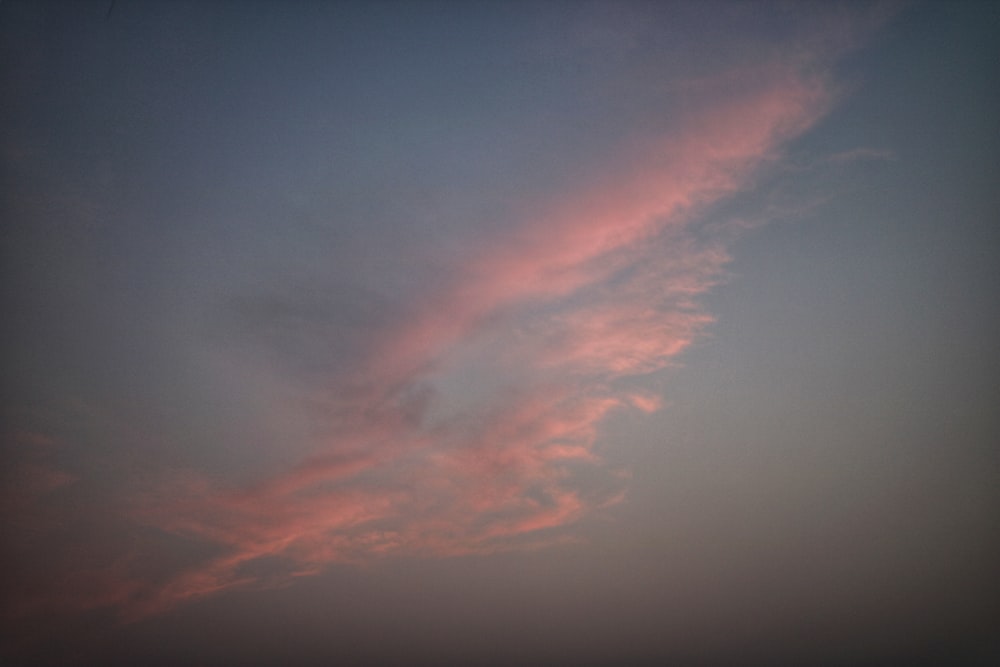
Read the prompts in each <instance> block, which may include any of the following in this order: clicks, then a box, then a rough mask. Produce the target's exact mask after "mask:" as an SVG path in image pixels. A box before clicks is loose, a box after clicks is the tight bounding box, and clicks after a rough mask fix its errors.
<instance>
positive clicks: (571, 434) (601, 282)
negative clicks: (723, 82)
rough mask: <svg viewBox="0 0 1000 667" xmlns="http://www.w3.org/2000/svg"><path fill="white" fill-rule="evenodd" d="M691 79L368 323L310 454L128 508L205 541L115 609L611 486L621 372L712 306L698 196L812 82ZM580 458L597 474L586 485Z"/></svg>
mask: <svg viewBox="0 0 1000 667" xmlns="http://www.w3.org/2000/svg"><path fill="white" fill-rule="evenodd" d="M703 85H705V86H709V87H710V84H703ZM703 97H704V100H705V104H704V105H702V106H700V107H698V108H697V109H696V110H695V111H693V112H692V113H690V114H689V115H688V116H687V117H686V119H685V120H683V122H680V123H677V124H676V125H675V127H674V129H673V130H671V132H669V133H667V134H665V135H662V136H652V137H642V138H641V141H637V142H636V143H635V144H634V145H631V146H626V147H624V148H623V149H622V150H621V151H620V152H619V153H618V154H616V155H612V156H609V157H608V160H607V161H606V163H605V164H604V166H603V168H601V169H599V170H591V174H592V175H591V176H586V177H583V178H581V179H580V180H579V181H578V185H577V187H575V188H574V189H572V190H571V191H567V192H564V193H563V194H561V195H559V196H555V197H552V198H550V199H549V200H548V201H545V202H541V203H536V204H535V205H531V206H528V207H526V208H527V210H528V213H527V214H526V215H525V217H524V219H522V220H519V221H517V222H516V224H514V225H513V226H511V227H509V228H508V229H507V230H506V231H504V232H503V233H501V234H494V235H493V237H492V238H490V239H489V240H488V241H484V242H483V245H482V246H481V247H480V248H479V249H478V250H474V251H473V252H471V253H470V254H469V255H468V257H467V259H465V260H464V261H463V262H461V263H460V264H458V265H456V266H454V267H453V269H452V270H451V276H452V278H451V280H450V281H445V282H444V283H443V284H440V285H437V286H436V287H435V288H434V289H433V290H430V291H428V292H426V293H425V294H423V295H422V296H421V297H420V298H419V300H418V302H417V303H416V304H415V305H414V307H413V308H412V309H411V310H410V311H409V315H408V317H407V318H405V320H403V321H397V322H394V323H393V324H392V325H383V326H381V328H379V329H375V330H372V331H370V332H369V335H368V340H369V343H368V345H367V350H366V351H365V352H364V354H363V355H362V357H361V358H360V360H359V361H358V363H357V364H356V365H355V366H354V367H353V369H351V370H349V371H346V372H344V373H343V374H342V375H339V376H337V377H333V378H330V383H329V385H330V386H331V387H332V389H330V390H329V392H328V394H327V395H326V396H325V397H324V399H323V400H324V401H325V402H326V404H327V405H329V407H330V414H332V415H334V416H333V417H331V420H332V428H331V432H332V433H334V435H333V436H332V437H330V438H329V440H328V442H326V443H325V445H324V446H323V448H322V451H320V452H317V453H316V454H314V455H312V456H310V457H307V458H305V459H304V460H303V461H302V462H301V463H299V464H298V465H295V466H293V467H292V468H290V469H289V470H287V471H285V472H281V473H278V474H275V475H273V476H270V477H267V478H265V479H261V480H259V481H258V482H256V483H253V484H249V485H245V486H242V487H239V488H226V487H223V486H219V485H218V484H215V483H210V482H209V481H208V480H207V479H201V478H199V477H197V476H189V477H187V478H185V479H184V480H183V481H176V482H171V483H168V484H166V485H164V486H163V487H162V488H160V489H159V490H157V491H155V492H151V493H150V494H148V496H147V497H146V498H145V499H144V502H142V503H140V505H139V508H138V509H137V510H136V511H135V512H134V518H135V519H137V520H139V521H142V522H145V523H148V524H151V525H155V526H157V527H159V528H161V529H163V530H165V531H168V532H171V533H175V534H178V535H184V536H188V537H194V538H197V539H199V540H204V541H207V542H210V543H213V544H215V545H217V546H218V548H219V549H220V555H218V556H217V557H215V558H212V559H210V560H208V561H206V562H203V563H201V564H200V565H196V566H194V567H192V568H190V569H188V570H187V571H184V572H182V573H180V574H178V575H176V576H175V577H173V578H171V579H169V580H168V581H165V582H163V583H161V584H159V585H156V586H149V587H147V588H145V589H144V590H142V591H137V592H136V594H135V595H134V596H133V597H132V599H131V601H130V602H129V604H127V605H125V606H126V610H127V614H128V615H130V616H133V617H141V616H144V615H148V614H152V613H157V612H160V611H163V610H165V609H169V608H170V607H172V606H174V605H177V604H179V603H182V602H184V601H187V600H192V599H196V598H199V597H203V596H206V595H211V594H214V593H217V592H219V591H222V590H226V589H232V588H238V587H245V586H266V585H274V584H280V583H282V582H286V581H289V580H291V579H292V578H294V577H296V576H302V575H307V574H311V573H314V572H317V571H319V570H321V569H322V568H323V567H324V566H326V565H328V564H330V563H337V562H359V561H365V560H368V559H371V558H378V557H382V556H385V555H392V554H413V555H443V556H450V555H458V554H469V553H488V552H493V551H500V550H506V549H517V548H529V547H533V546H538V545H540V544H546V543H550V542H558V541H562V540H565V539H568V538H570V537H571V536H569V535H568V534H566V533H565V532H564V531H561V530H560V529H562V528H565V527H566V526H569V525H570V524H573V523H574V522H576V521H578V520H579V519H581V518H582V517H584V516H587V515H588V514H589V513H591V512H593V511H595V510H597V509H598V508H602V507H606V506H608V505H610V504H613V503H614V502H617V501H618V500H620V498H621V493H622V485H621V482H622V480H621V476H620V475H616V474H614V471H612V470H606V469H605V468H607V465H606V464H604V463H603V462H602V456H601V453H600V452H599V451H598V448H597V447H596V446H595V444H596V442H597V437H598V431H599V425H600V424H601V422H602V421H603V420H604V419H605V418H606V417H607V415H608V414H610V413H611V412H613V411H616V410H629V409H632V410H640V411H645V412H650V411H654V410H656V409H658V407H659V405H660V398H659V396H657V395H655V394H651V393H649V392H644V391H642V390H637V389H636V388H635V386H626V385H627V383H623V380H625V379H627V378H632V377H636V376H641V375H644V374H648V373H650V372H653V371H656V370H658V369H661V368H663V367H664V366H666V365H667V364H669V363H671V361H672V360H673V359H674V358H675V357H676V356H677V355H678V354H680V353H681V352H682V351H683V350H684V349H685V348H686V347H687V346H689V345H690V343H691V342H692V341H693V340H694V339H696V338H697V336H698V335H699V334H700V333H701V332H702V330H703V328H704V327H705V326H706V325H707V324H708V323H709V322H710V321H711V317H710V315H709V314H708V313H706V312H705V311H704V310H703V309H702V308H701V307H700V305H699V303H698V296H699V295H700V294H702V293H704V292H705V291H706V290H708V289H709V288H710V287H711V286H713V285H714V284H715V283H716V282H717V280H718V279H719V276H720V274H721V271H722V268H723V267H724V265H725V263H726V262H727V260H728V254H727V251H726V248H725V244H724V243H723V242H722V241H720V240H719V239H715V238H706V237H705V236H704V235H703V234H701V233H700V232H699V231H698V223H699V221H700V218H699V214H700V213H702V212H703V211H704V210H705V208H706V207H707V206H708V205H710V204H712V203H713V202H716V201H718V200H719V199H720V198H723V197H726V196H727V195H731V194H733V193H735V192H737V191H739V190H740V189H742V188H745V187H748V184H749V183H750V179H751V178H752V176H753V175H754V174H755V171H756V169H757V168H758V167H759V166H761V165H762V164H764V163H767V162H769V161H772V160H773V159H774V158H775V157H776V156H777V154H778V153H777V152H778V151H779V150H780V148H781V146H782V144H783V143H784V142H786V141H787V140H789V139H791V138H793V137H795V136H796V135H798V134H799V133H801V132H802V131H803V130H805V129H806V128H808V127H810V126H811V125H812V124H813V123H815V122H816V120H817V119H818V118H819V117H821V115H822V114H823V113H824V111H825V110H826V108H827V106H828V104H829V102H830V99H831V93H830V90H829V88H828V87H827V86H825V85H824V82H823V79H822V78H819V77H816V76H815V75H814V74H806V73H804V72H799V73H795V72H794V71H793V70H792V69H790V68H789V66H787V65H783V66H782V67H776V68H774V69H772V70H765V71H761V72H757V73H756V75H755V77H754V85H743V86H740V87H739V89H738V90H737V91H735V92H731V91H728V90H727V89H726V87H724V86H722V87H719V88H717V89H714V90H712V91H711V94H710V95H704V96H703ZM581 467H587V468H589V469H590V470H591V472H592V473H593V472H594V471H597V472H602V471H603V473H604V477H605V481H604V482H601V483H596V482H594V481H593V479H592V478H593V474H590V475H588V476H587V478H588V481H587V482H586V483H584V482H583V481H582V480H581V478H580V475H578V474H576V473H577V472H578V471H579V470H580V469H581Z"/></svg>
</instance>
